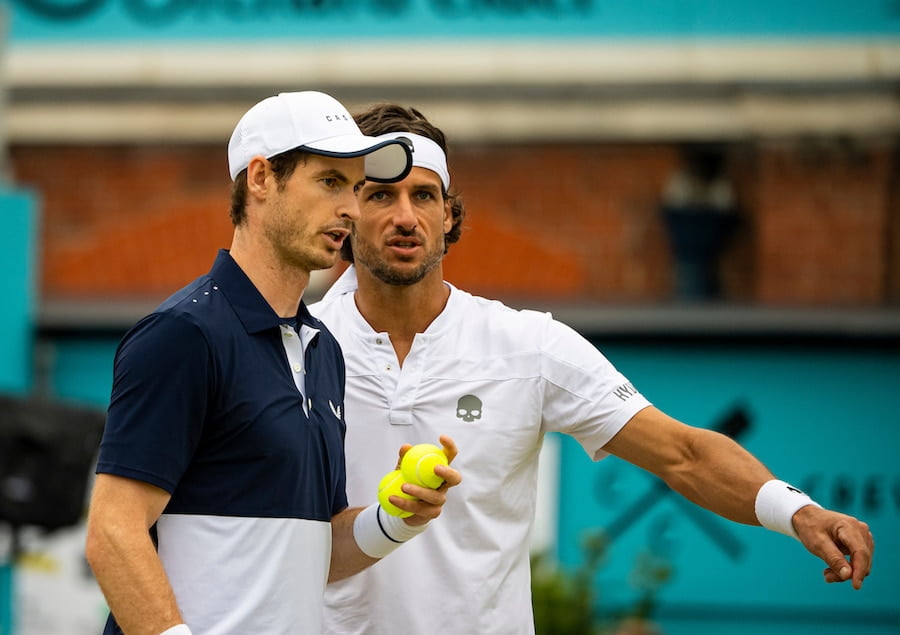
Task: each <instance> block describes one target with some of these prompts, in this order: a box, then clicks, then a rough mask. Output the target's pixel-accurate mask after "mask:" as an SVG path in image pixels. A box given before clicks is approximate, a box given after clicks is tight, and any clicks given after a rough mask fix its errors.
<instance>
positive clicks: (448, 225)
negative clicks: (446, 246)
mask: <svg viewBox="0 0 900 635" xmlns="http://www.w3.org/2000/svg"><path fill="white" fill-rule="evenodd" d="M452 228H453V203H451V201H450V199H449V198H448V199H444V233H445V234H446V233H447V232H449V231H450V230H451V229H452Z"/></svg>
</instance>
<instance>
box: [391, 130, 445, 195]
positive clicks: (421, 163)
mask: <svg viewBox="0 0 900 635" xmlns="http://www.w3.org/2000/svg"><path fill="white" fill-rule="evenodd" d="M377 138H378V139H406V140H408V141H409V143H410V145H412V164H413V167H417V168H425V169H427V170H431V171H432V172H434V173H435V174H437V175H438V176H439V177H441V183H442V184H443V186H444V192H447V191H449V189H450V170H448V169H447V155H445V154H444V151H443V150H442V149H441V146H439V145H438V144H437V143H435V142H434V141H432V140H431V139H429V138H428V137H423V136H422V135H418V134H415V133H414V132H388V133H385V134H383V135H378V137H377Z"/></svg>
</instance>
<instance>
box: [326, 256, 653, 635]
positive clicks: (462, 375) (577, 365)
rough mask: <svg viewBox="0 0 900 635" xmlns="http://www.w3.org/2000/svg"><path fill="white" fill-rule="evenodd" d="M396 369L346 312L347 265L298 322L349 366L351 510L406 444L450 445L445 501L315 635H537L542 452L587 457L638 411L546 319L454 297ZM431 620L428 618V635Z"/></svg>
mask: <svg viewBox="0 0 900 635" xmlns="http://www.w3.org/2000/svg"><path fill="white" fill-rule="evenodd" d="M448 286H449V287H450V298H449V300H448V302H447V306H446V307H445V309H444V311H443V312H442V313H441V314H440V315H439V316H438V317H437V319H435V320H434V322H432V324H431V325H430V326H429V327H428V329H427V330H426V332H424V333H420V334H418V335H416V337H415V340H414V341H413V345H412V348H411V349H410V352H409V354H408V355H407V357H406V359H405V360H404V363H403V367H402V368H401V367H400V365H399V364H398V363H397V357H396V355H395V354H394V349H393V347H392V346H391V342H390V339H389V337H388V335H387V334H386V333H376V332H375V331H373V330H372V328H371V327H370V326H369V324H368V323H367V322H366V321H365V320H364V319H363V318H362V316H361V315H360V313H359V311H358V310H357V308H356V304H355V302H354V299H353V292H352V291H353V290H354V289H355V272H354V269H353V268H352V267H351V268H350V269H348V271H347V272H346V273H345V274H344V276H343V277H342V278H341V280H339V281H338V282H337V283H335V286H334V287H333V288H332V290H331V291H329V293H328V294H327V295H326V297H325V298H324V299H323V300H322V301H321V302H319V303H317V304H314V305H312V306H311V307H310V311H311V312H312V313H313V314H314V315H316V316H317V317H319V318H320V319H321V320H322V321H323V322H324V323H325V325H326V326H327V327H328V328H329V330H331V331H332V333H333V334H334V336H335V337H336V338H337V339H338V341H339V343H340V345H341V347H342V348H343V351H344V357H345V360H346V369H347V385H346V393H345V401H344V404H345V408H346V412H345V420H346V422H347V436H346V443H345V451H346V457H347V497H348V501H349V503H350V506H361V505H368V504H370V503H372V502H374V501H375V500H376V489H377V486H378V481H379V479H380V478H381V477H382V476H383V475H384V474H385V473H386V472H388V471H390V470H391V469H393V467H394V465H393V464H392V463H391V462H390V459H389V458H386V457H390V456H392V455H393V454H394V453H396V451H397V448H398V447H400V445H402V444H403V443H412V444H416V443H425V442H427V443H438V437H439V436H440V435H441V434H448V435H450V436H451V437H453V439H454V440H455V441H456V444H457V446H458V448H459V456H458V457H457V459H456V460H455V461H454V463H453V466H454V467H455V468H457V469H458V470H459V471H460V472H461V473H462V474H463V482H462V484H461V485H459V486H458V487H455V488H453V490H451V492H450V495H449V497H448V502H447V504H446V505H445V507H444V510H443V513H442V514H441V516H440V518H438V519H437V520H436V521H434V522H433V523H431V526H430V527H429V529H428V531H426V532H424V533H423V534H422V535H420V536H417V537H416V538H415V539H414V540H412V541H410V542H409V543H408V544H405V545H403V546H402V547H401V548H400V549H398V550H397V551H395V552H394V553H392V554H391V555H389V556H387V557H386V558H385V559H384V560H382V561H381V562H379V563H377V564H376V565H374V566H373V567H371V568H369V569H367V570H365V571H363V572H362V573H360V574H358V575H355V576H352V577H350V578H348V579H346V580H344V581H341V582H338V583H335V584H330V585H328V587H327V589H326V596H325V597H326V609H325V630H324V632H326V633H341V634H349V633H366V634H369V635H380V634H388V633H395V632H397V630H398V629H400V630H401V631H402V632H404V633H416V634H419V633H429V632H435V629H436V628H437V630H440V632H441V633H448V634H452V633H459V634H460V635H472V634H473V633H478V634H479V635H488V634H497V633H509V634H515V635H521V634H523V633H533V632H534V625H533V618H532V611H531V583H530V563H529V551H528V550H529V540H528V537H529V532H530V531H531V527H532V524H533V522H534V511H535V504H536V497H537V474H538V454H539V452H540V449H541V443H542V440H543V435H544V433H546V432H549V431H556V432H563V433H566V434H570V435H572V436H573V437H574V438H575V439H577V440H578V442H579V443H580V444H581V445H582V447H584V449H585V451H586V452H587V453H588V455H590V456H591V457H592V458H594V459H595V460H596V459H600V458H602V457H603V456H605V453H604V452H603V451H602V450H601V448H602V447H603V445H605V444H606V442H607V441H609V440H610V439H611V438H612V437H613V435H615V434H616V432H618V431H619V430H620V429H621V428H622V426H624V425H625V424H626V423H627V422H628V420H629V419H631V417H632V416H633V415H634V414H635V413H637V412H638V411H639V410H641V409H643V408H645V407H646V406H648V405H649V402H648V401H647V400H646V399H645V398H644V397H643V396H642V395H640V394H639V393H638V392H637V391H636V390H635V389H634V387H633V386H632V385H631V384H630V383H629V382H628V380H627V379H626V378H625V377H624V376H622V374H621V373H619V372H618V371H617V370H616V369H615V368H614V367H613V366H612V364H610V362H609V361H608V360H607V359H606V358H605V357H604V356H603V355H602V354H601V353H600V352H599V351H598V350H597V349H596V347H594V346H593V345H592V344H591V343H590V342H588V341H587V340H585V339H584V338H583V337H581V336H580V335H579V334H578V333H576V332H575V331H574V330H572V329H571V328H569V327H568V326H566V325H564V324H562V323H560V322H557V321H555V320H553V319H552V317H551V316H550V314H547V313H538V312H534V311H517V310H513V309H510V308H508V307H506V306H504V305H503V304H501V303H499V302H496V301H491V300H486V299H484V298H479V297H475V296H472V295H471V294H469V293H466V292H464V291H460V290H459V289H456V288H455V287H453V286H452V285H449V284H448ZM435 619H438V620H440V624H439V627H437V626H436V625H435Z"/></svg>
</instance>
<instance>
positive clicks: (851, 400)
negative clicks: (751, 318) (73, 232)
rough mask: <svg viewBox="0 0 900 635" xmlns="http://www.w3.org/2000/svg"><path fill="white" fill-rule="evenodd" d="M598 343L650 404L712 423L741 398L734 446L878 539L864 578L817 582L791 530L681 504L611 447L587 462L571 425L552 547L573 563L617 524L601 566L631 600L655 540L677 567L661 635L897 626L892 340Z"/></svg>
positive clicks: (899, 516)
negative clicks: (887, 343)
mask: <svg viewBox="0 0 900 635" xmlns="http://www.w3.org/2000/svg"><path fill="white" fill-rule="evenodd" d="M599 346H600V348H601V350H603V351H604V352H605V353H606V355H607V356H608V357H609V358H610V359H611V360H612V361H613V363H615V364H616V366H617V367H619V368H620V369H621V370H622V371H623V372H624V373H625V374H626V375H627V376H628V377H629V378H630V379H631V380H632V381H633V382H634V384H635V385H636V386H637V388H638V389H639V390H641V391H642V392H643V393H644V394H645V395H646V396H647V397H649V398H650V399H651V401H653V402H654V404H655V405H656V406H658V407H659V408H660V409H662V410H664V411H665V412H667V413H669V414H670V415H672V416H674V417H676V418H678V419H681V420H682V421H685V422H689V423H692V424H695V425H699V426H702V427H715V426H716V424H717V423H719V422H720V421H721V420H722V419H723V417H725V416H726V415H727V414H729V413H733V412H735V411H736V410H737V409H740V410H741V411H743V412H744V413H745V414H746V416H747V420H748V425H747V427H746V429H745V430H744V431H743V433H742V434H740V435H739V436H738V438H737V440H738V441H739V442H740V443H741V444H742V445H744V446H745V447H747V448H748V449H749V450H750V451H751V452H753V453H754V454H756V455H757V456H758V457H759V458H760V459H761V460H763V462H764V463H766V464H767V465H768V467H769V468H770V469H771V470H772V471H773V472H774V473H775V474H776V475H778V476H779V477H781V478H783V479H784V480H787V481H790V482H792V483H794V484H796V485H798V486H800V487H802V488H804V489H806V491H807V492H808V493H809V494H810V495H812V496H813V497H814V498H815V499H817V500H818V501H819V502H820V503H822V504H823V505H825V506H828V507H831V508H834V509H837V510H839V511H842V512H845V513H848V514H853V515H856V516H858V517H860V518H862V519H864V520H865V521H866V522H868V523H869V524H870V526H871V529H872V532H873V534H874V536H875V541H876V544H877V548H876V562H875V567H874V568H873V573H872V575H871V577H870V578H869V579H868V580H867V581H866V583H865V585H864V587H863V590H862V591H861V592H855V591H853V590H852V589H851V588H850V586H849V585H846V584H840V585H826V584H825V583H824V582H823V581H822V577H821V576H822V573H821V572H822V569H823V568H824V565H822V564H821V563H820V562H819V561H818V559H817V558H815V557H814V556H812V555H811V554H809V553H808V552H806V551H805V549H803V547H802V545H801V544H800V543H799V542H797V541H795V540H793V539H791V538H788V537H786V536H783V535H781V534H776V533H773V532H770V531H766V530H763V529H760V528H757V527H748V526H743V525H738V524H735V523H731V522H728V521H726V520H724V519H721V518H719V517H718V516H715V515H713V514H711V513H709V512H706V511H704V510H701V509H699V508H696V507H694V506H691V505H689V504H686V503H685V501H683V500H682V499H680V498H679V497H677V496H675V495H672V494H671V493H668V492H667V491H665V490H658V489H656V487H657V483H658V481H657V480H656V479H655V478H654V477H652V476H651V475H649V474H647V473H645V472H643V471H641V470H638V469H637V468H634V467H632V466H630V465H629V464H627V463H625V462H623V461H620V460H619V459H616V458H609V459H606V460H603V461H601V462H599V463H591V462H590V461H589V460H588V458H587V456H586V455H585V453H584V451H583V450H582V449H581V447H580V446H578V445H577V443H575V442H574V441H572V440H571V439H568V438H564V439H563V442H562V450H561V452H562V454H561V460H560V464H561V474H560V479H561V480H560V482H561V487H560V489H561V498H560V514H559V522H560V525H559V556H560V560H561V561H562V562H563V563H564V564H566V565H567V566H570V567H574V566H575V565H577V564H578V563H579V562H580V560H581V553H580V548H579V545H580V542H581V540H582V539H583V537H584V536H585V535H586V532H588V531H590V530H593V529H595V528H610V527H612V528H613V529H615V530H616V531H615V533H616V535H615V536H614V539H613V540H612V542H611V544H610V545H609V547H608V548H609V552H608V555H607V560H606V561H605V563H604V565H603V566H602V567H601V569H600V573H599V575H598V578H597V590H598V593H599V595H600V598H601V605H602V606H605V607H607V608H609V607H624V608H628V607H633V606H634V603H635V602H636V601H637V599H638V598H639V597H640V595H641V593H640V588H641V587H640V585H636V584H635V582H636V580H635V575H634V574H635V572H636V570H637V569H636V563H637V562H638V558H639V557H647V555H648V554H652V555H653V557H654V558H655V560H653V562H657V563H664V564H667V565H670V566H671V567H672V572H673V578H672V579H671V580H670V581H669V582H667V583H665V584H663V585H662V586H661V588H660V589H659V592H658V595H657V599H658V603H657V610H656V616H657V618H658V619H659V621H660V623H661V624H662V626H663V631H664V632H665V633H666V635H682V634H684V635H688V634H690V635H702V634H705V633H710V634H712V633H716V634H718V633H729V635H740V634H742V633H748V634H749V633H759V632H761V631H762V630H763V629H764V630H765V632H766V633H767V634H768V635H780V634H782V633H784V634H785V635H787V634H790V635H798V634H801V633H803V634H805V633H809V634H810V635H812V634H813V633H815V634H816V635H822V634H823V633H824V634H829V633H835V634H837V633H842V634H846V633H853V634H854V635H855V634H860V635H876V634H878V635H882V634H884V635H886V634H888V633H892V634H897V633H900V540H898V539H897V537H898V536H900V462H898V460H897V449H898V447H900V420H898V417H897V412H898V411H900V350H898V349H897V348H896V346H895V347H893V348H892V347H886V348H875V347H874V346H873V347H869V346H867V347H862V348H848V347H846V346H839V345H838V343H837V342H836V343H835V346H829V345H828V344H827V343H826V344H823V343H819V344H811V345H809V346H804V345H798V344H794V345H789V346H779V345H775V344H772V343H770V344H766V343H756V344H754V345H747V344H728V343H727V342H721V343H705V344H699V345H698V344H696V343H692V344H684V345H678V344H665V343H663V344H656V345H641V344H639V343H637V344H622V343H615V344H612V343H611V344H604V343H602V342H600V343H599ZM642 554H643V556H642Z"/></svg>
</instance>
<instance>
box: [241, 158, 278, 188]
mask: <svg viewBox="0 0 900 635" xmlns="http://www.w3.org/2000/svg"><path fill="white" fill-rule="evenodd" d="M271 173H272V164H271V163H269V160H268V159H266V158H265V157H263V156H255V157H253V158H252V159H250V163H249V164H248V165H247V192H248V193H249V194H250V195H252V196H255V197H257V198H265V196H266V179H268V177H269V175H270V174H271Z"/></svg>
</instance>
